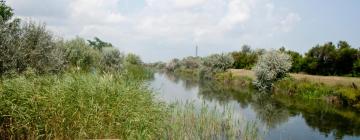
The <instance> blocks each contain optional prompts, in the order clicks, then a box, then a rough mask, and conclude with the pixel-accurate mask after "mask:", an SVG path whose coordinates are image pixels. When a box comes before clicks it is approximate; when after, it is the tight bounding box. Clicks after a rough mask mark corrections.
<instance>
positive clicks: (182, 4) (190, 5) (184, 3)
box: [175, 0, 206, 7]
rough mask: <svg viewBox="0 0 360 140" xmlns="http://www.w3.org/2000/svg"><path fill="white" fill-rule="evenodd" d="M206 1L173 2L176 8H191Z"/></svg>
mask: <svg viewBox="0 0 360 140" xmlns="http://www.w3.org/2000/svg"><path fill="white" fill-rule="evenodd" d="M204 2H206V0H175V5H176V6H177V7H193V6H197V5H200V4H203V3H204Z"/></svg>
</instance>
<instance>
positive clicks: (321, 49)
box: [232, 41, 360, 76]
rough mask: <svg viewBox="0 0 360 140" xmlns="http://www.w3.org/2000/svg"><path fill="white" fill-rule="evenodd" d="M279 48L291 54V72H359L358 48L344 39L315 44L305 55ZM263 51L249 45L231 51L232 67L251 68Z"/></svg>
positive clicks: (345, 73)
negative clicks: (254, 49) (336, 42)
mask: <svg viewBox="0 0 360 140" xmlns="http://www.w3.org/2000/svg"><path fill="white" fill-rule="evenodd" d="M279 50H280V51H282V52H285V53H287V54H289V55H290V56H291V58H292V61H293V65H292V67H291V69H290V71H291V72H306V73H308V74H315V75H339V76H358V75H359V74H360V71H359V70H360V68H359V67H360V50H359V49H355V48H352V47H351V46H350V45H349V44H348V43H347V42H346V41H339V43H338V44H337V45H335V44H334V43H332V42H328V43H325V44H322V45H316V46H315V47H313V48H311V49H310V50H309V51H308V52H307V53H305V55H301V54H300V53H298V52H295V51H291V50H286V49H285V48H284V47H282V48H280V49H279ZM263 52H264V50H256V51H253V50H251V49H250V47H249V46H246V45H245V46H243V48H242V50H241V51H239V52H233V53H232V56H233V58H234V60H235V62H234V65H233V68H236V69H251V67H252V66H254V64H255V63H256V61H257V58H258V56H260V55H261V54H262V53H263Z"/></svg>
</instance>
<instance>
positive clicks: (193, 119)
mask: <svg viewBox="0 0 360 140" xmlns="http://www.w3.org/2000/svg"><path fill="white" fill-rule="evenodd" d="M136 73H137V72H135V73H134V74H136ZM190 106H191V105H175V106H174V105H173V106H169V105H167V104H164V103H162V102H160V101H158V100H157V99H156V98H155V97H154V94H153V91H151V90H149V88H148V87H146V86H145V85H144V83H143V81H142V80H141V78H138V77H134V75H131V74H129V73H127V74H101V75H100V74H89V73H65V74H63V75H43V76H34V75H31V74H30V75H23V76H15V77H12V78H5V79H2V80H1V81H0V139H89V138H91V139H92V138H118V139H183V138H184V139H202V138H205V139H214V138H220V137H222V136H226V137H228V138H229V139H236V138H238V137H245V136H247V135H246V134H248V133H253V132H257V131H256V128H253V129H251V131H248V130H247V131H244V132H246V133H241V135H240V133H239V132H241V130H242V129H240V128H239V127H237V126H238V124H237V123H233V120H231V113H225V114H224V113H221V112H219V111H217V110H216V109H214V110H208V109H207V108H206V107H205V108H203V109H201V111H196V110H195V109H194V108H192V107H190ZM244 124H245V125H246V123H244ZM244 127H245V126H244ZM248 135H250V134H248ZM254 139H255V138H254Z"/></svg>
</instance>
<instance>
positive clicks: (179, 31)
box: [8, 0, 301, 60]
mask: <svg viewBox="0 0 360 140" xmlns="http://www.w3.org/2000/svg"><path fill="white" fill-rule="evenodd" d="M122 1H123V0H72V1H70V0H66V1H62V0H49V1H46V5H44V4H42V3H43V2H44V1H43V0H32V1H31V2H29V1H27V0H9V1H8V2H9V3H10V4H11V5H12V6H13V8H14V9H17V10H16V11H18V12H17V14H18V15H19V16H20V17H25V18H26V17H32V19H35V20H41V21H44V22H47V25H48V26H49V28H50V29H51V30H53V31H55V32H58V33H56V34H60V35H63V36H67V37H74V36H75V35H80V36H82V37H86V38H92V37H94V36H98V37H100V38H103V39H104V40H106V41H110V42H112V43H113V44H115V45H117V46H119V47H120V48H121V49H123V50H126V51H132V52H135V53H138V54H140V55H142V56H143V58H145V59H147V60H149V59H150V60H155V59H157V60H158V59H164V58H166V59H169V58H170V57H181V56H186V55H189V54H188V51H185V52H181V51H177V52H173V54H171V53H170V52H171V51H174V50H176V49H174V47H179V48H181V47H183V48H185V47H191V46H192V45H194V44H195V42H196V43H198V44H199V45H200V46H208V48H209V50H204V51H203V52H208V53H211V51H218V50H221V49H224V50H229V49H232V48H237V46H240V44H241V43H246V44H250V45H253V44H255V46H256V45H258V44H259V42H262V40H268V38H271V37H274V36H275V34H277V33H278V31H281V32H290V31H291V30H292V29H293V28H294V27H295V25H296V23H298V22H299V21H300V20H301V18H300V16H299V15H298V14H296V13H295V12H292V11H285V12H284V11H279V10H278V8H277V7H276V5H275V4H273V3H271V0H144V1H145V4H143V7H141V8H140V10H136V12H133V13H130V14H129V13H122V12H121V10H120V8H119V7H121V6H120V5H121V4H122V3H121V2H122ZM135 2H138V1H132V0H129V1H128V3H127V4H129V3H130V4H131V3H135ZM49 11H50V12H49ZM205 44H206V45H205ZM153 46H157V47H160V48H162V49H163V50H167V51H168V52H169V54H168V55H167V56H162V55H156V57H155V58H154V55H151V54H149V53H148V52H149V51H151V50H152V49H153V48H152V47H153ZM215 46H220V47H215ZM222 46H228V47H222ZM150 48H151V49H150ZM179 48H178V49H179ZM211 48H212V49H211ZM214 48H216V49H214Z"/></svg>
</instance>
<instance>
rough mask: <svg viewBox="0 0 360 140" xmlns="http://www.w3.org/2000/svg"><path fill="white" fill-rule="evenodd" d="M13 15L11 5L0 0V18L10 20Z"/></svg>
mask: <svg viewBox="0 0 360 140" xmlns="http://www.w3.org/2000/svg"><path fill="white" fill-rule="evenodd" d="M13 15H14V12H13V9H12V8H11V7H10V6H7V5H6V4H5V1H4V0H0V20H1V21H4V22H6V21H8V20H10V19H11V18H12V17H13Z"/></svg>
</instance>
